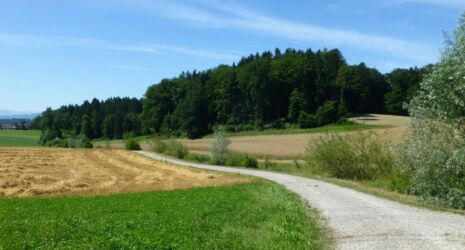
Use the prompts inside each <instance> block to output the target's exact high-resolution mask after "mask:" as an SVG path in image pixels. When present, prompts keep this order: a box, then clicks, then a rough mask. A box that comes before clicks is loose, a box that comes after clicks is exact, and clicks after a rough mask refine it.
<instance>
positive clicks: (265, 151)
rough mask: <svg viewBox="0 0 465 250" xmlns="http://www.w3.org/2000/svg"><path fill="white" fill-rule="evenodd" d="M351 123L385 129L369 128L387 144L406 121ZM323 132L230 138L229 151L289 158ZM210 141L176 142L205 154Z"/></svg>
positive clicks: (376, 118)
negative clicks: (379, 126)
mask: <svg viewBox="0 0 465 250" xmlns="http://www.w3.org/2000/svg"><path fill="white" fill-rule="evenodd" d="M351 120H352V121H355V122H358V123H364V124H367V125H381V126H388V128H380V129H372V130H371V132H374V133H377V134H379V137H380V139H381V140H386V141H388V142H391V143H395V142H398V141H399V140H401V139H402V138H403V136H404V135H405V133H406V131H407V128H408V124H409V122H410V118H408V117H404V116H393V115H377V114H369V115H364V116H358V117H354V118H351ZM353 133H359V132H343V133H340V134H353ZM322 136H327V134H325V133H309V134H289V135H257V136H240V137H231V138H230V141H231V144H230V145H229V149H230V150H231V151H232V152H238V153H248V154H251V155H254V156H257V157H259V158H262V157H264V156H266V157H268V158H269V159H292V158H294V157H299V156H302V155H303V154H304V153H305V150H306V147H307V145H309V144H310V145H311V144H312V142H314V141H316V140H318V139H319V138H321V137H322ZM212 140H213V139H199V140H180V141H181V142H182V143H183V144H184V145H186V146H187V147H188V148H189V150H190V151H192V152H195V153H199V154H208V153H209V151H210V147H211V143H212Z"/></svg>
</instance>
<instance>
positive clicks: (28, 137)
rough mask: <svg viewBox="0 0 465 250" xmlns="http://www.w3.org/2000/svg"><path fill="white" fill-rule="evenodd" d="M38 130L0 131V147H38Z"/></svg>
mask: <svg viewBox="0 0 465 250" xmlns="http://www.w3.org/2000/svg"><path fill="white" fill-rule="evenodd" d="M39 137H40V131H38V130H0V147H34V146H39V144H38V142H39Z"/></svg>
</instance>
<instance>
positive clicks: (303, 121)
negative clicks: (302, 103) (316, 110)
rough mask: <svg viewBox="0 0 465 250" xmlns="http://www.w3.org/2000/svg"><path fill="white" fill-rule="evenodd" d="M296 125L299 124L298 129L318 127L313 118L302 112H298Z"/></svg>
mask: <svg viewBox="0 0 465 250" xmlns="http://www.w3.org/2000/svg"><path fill="white" fill-rule="evenodd" d="M297 123H298V124H299V126H300V128H314V127H316V126H318V124H317V120H316V118H315V116H314V115H311V114H308V113H307V112H304V111H302V112H300V115H299V119H297Z"/></svg>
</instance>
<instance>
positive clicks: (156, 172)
mask: <svg viewBox="0 0 465 250" xmlns="http://www.w3.org/2000/svg"><path fill="white" fill-rule="evenodd" d="M243 182H250V179H249V178H246V177H242V176H236V175H225V174H218V173H210V172H203V171H197V170H192V169H186V168H181V167H177V166H173V165H169V164H165V163H162V162H156V161H153V160H150V159H147V158H144V157H142V156H138V155H135V154H132V153H130V152H127V151H121V150H77V149H76V150H68V149H53V148H50V149H49V148H45V149H42V148H40V149H36V148H1V149H0V196H8V197H10V196H21V197H22V196H35V195H59V194H60V195H62V194H88V195H89V194H110V193H119V192H135V191H149V190H173V189H179V188H190V187H202V186H216V185H225V184H237V183H243Z"/></svg>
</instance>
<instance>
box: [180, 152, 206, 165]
mask: <svg viewBox="0 0 465 250" xmlns="http://www.w3.org/2000/svg"><path fill="white" fill-rule="evenodd" d="M186 159H187V160H189V161H193V162H199V163H208V162H210V161H211V159H210V156H208V155H201V154H191V153H189V154H188V155H187V157H186Z"/></svg>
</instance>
